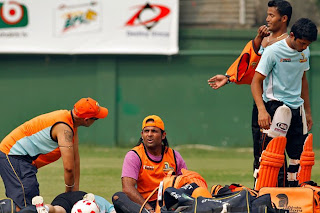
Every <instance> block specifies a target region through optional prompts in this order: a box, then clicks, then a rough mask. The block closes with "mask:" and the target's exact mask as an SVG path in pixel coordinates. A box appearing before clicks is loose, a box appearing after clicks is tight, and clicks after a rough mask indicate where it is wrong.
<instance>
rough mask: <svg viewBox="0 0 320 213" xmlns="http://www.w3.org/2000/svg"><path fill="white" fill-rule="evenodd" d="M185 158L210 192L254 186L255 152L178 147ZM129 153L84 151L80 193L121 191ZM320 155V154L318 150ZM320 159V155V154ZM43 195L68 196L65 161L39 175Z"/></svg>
mask: <svg viewBox="0 0 320 213" xmlns="http://www.w3.org/2000/svg"><path fill="white" fill-rule="evenodd" d="M174 148H175V149H176V150H178V151H179V152H180V153H181V155H182V156H183V157H184V159H185V161H186V163H187V166H188V168H189V169H190V170H194V171H196V172H199V173H200V174H201V175H202V176H203V177H204V178H205V179H206V181H207V183H208V186H209V188H210V187H211V186H212V185H213V184H221V185H226V184H227V185H229V184H231V183H241V184H243V185H245V186H248V187H252V186H253V178H252V149H249V148H243V149H239V148H238V149H236V148H215V147H210V146H203V147H201V146H200V147H199V146H198V147H197V148H196V147H193V146H178V147H174ZM127 151H128V149H124V148H112V149H109V148H104V147H89V146H81V147H80V156H81V180H80V189H81V190H83V191H87V192H92V193H94V194H98V195H100V196H103V197H105V198H106V199H107V200H109V201H111V196H112V195H113V194H114V193H115V192H117V191H120V190H121V178H120V177H121V169H122V161H123V158H124V156H125V154H126V152H127ZM316 153H319V150H316ZM316 155H317V154H316ZM318 161H319V157H318V158H317V161H316V164H315V166H314V167H313V172H312V180H314V181H315V182H318V183H320V166H319V164H318V163H317V162H318ZM38 181H39V183H40V194H41V195H42V196H43V197H44V199H45V201H46V202H51V201H52V199H53V198H54V197H55V196H56V195H58V194H59V193H61V192H64V189H65V186H64V179H63V168H62V162H61V160H59V161H57V162H55V163H53V164H50V165H48V166H45V167H43V168H41V169H39V171H38ZM4 197H5V194H4V186H3V184H2V183H1V184H0V198H4Z"/></svg>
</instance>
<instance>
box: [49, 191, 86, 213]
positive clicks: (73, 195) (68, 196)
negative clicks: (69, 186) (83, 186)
mask: <svg viewBox="0 0 320 213" xmlns="http://www.w3.org/2000/svg"><path fill="white" fill-rule="evenodd" d="M85 194H87V193H86V192H83V191H75V192H65V193H62V194H59V195H58V196H57V197H55V198H54V199H53V201H52V202H51V205H53V206H61V207H62V208H64V209H65V210H66V212H67V213H71V209H72V207H73V205H74V204H75V203H76V202H78V201H79V200H82V199H83V196H84V195H85Z"/></svg>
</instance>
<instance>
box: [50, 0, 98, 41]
mask: <svg viewBox="0 0 320 213" xmlns="http://www.w3.org/2000/svg"><path fill="white" fill-rule="evenodd" d="M99 11H100V5H99V4H98V2H94V1H93V2H90V3H83V4H61V5H59V6H58V8H57V10H56V14H55V20H56V21H55V30H54V31H55V34H56V35H58V36H62V35H67V34H78V33H83V32H93V31H97V30H100V28H101V23H100V22H101V17H100V16H101V13H100V12H99Z"/></svg>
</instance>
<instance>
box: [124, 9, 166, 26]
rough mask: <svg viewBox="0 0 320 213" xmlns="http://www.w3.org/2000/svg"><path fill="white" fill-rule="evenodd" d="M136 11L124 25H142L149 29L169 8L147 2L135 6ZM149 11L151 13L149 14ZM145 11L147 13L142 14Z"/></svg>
mask: <svg viewBox="0 0 320 213" xmlns="http://www.w3.org/2000/svg"><path fill="white" fill-rule="evenodd" d="M137 8H138V11H137V12H136V13H135V14H134V15H133V16H132V17H131V18H130V19H129V20H128V21H127V23H126V24H125V26H130V27H134V26H144V27H145V28H146V29H147V30H151V29H152V28H153V27H154V26H155V25H156V24H157V23H158V22H159V21H160V20H161V19H163V18H164V17H166V16H167V15H168V14H169V13H170V9H169V8H168V7H166V6H163V5H158V4H149V3H147V4H146V5H143V6H137ZM150 12H151V15H150ZM145 13H148V15H146V16H144V14H145Z"/></svg>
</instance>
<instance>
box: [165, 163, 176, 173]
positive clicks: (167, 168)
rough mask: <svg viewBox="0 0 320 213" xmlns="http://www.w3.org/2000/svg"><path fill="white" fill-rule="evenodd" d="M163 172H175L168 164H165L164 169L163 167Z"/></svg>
mask: <svg viewBox="0 0 320 213" xmlns="http://www.w3.org/2000/svg"><path fill="white" fill-rule="evenodd" d="M163 171H165V172H168V171H174V168H173V167H170V165H169V163H168V162H164V167H163Z"/></svg>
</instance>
